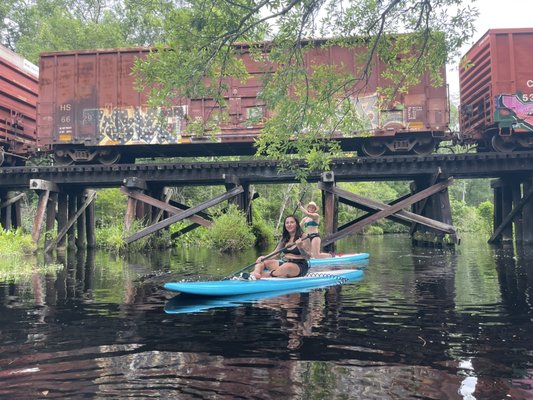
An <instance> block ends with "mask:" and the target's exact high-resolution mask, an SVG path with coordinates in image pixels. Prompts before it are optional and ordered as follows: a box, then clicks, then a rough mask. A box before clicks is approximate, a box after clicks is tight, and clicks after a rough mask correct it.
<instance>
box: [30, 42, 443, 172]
mask: <svg viewBox="0 0 533 400" xmlns="http://www.w3.org/2000/svg"><path fill="white" fill-rule="evenodd" d="M321 44H322V43H320V42H317V47H316V48H314V49H312V50H310V51H308V52H307V53H306V62H307V65H308V66H309V67H310V68H312V65H313V64H324V63H328V64H336V65H343V67H346V68H349V69H350V70H351V71H352V72H353V73H354V72H355V70H356V68H358V67H360V66H359V65H357V62H356V59H357V57H356V56H357V54H358V53H360V52H361V51H362V49H360V50H357V49H348V48H343V47H339V46H330V47H320V45H321ZM238 50H239V54H241V57H242V59H243V61H244V64H245V65H246V68H247V70H248V72H249V74H250V79H248V80H247V81H246V82H242V81H240V80H238V79H234V80H229V81H228V82H226V83H227V87H228V90H227V92H226V93H225V100H226V101H225V104H224V105H223V106H220V105H219V104H217V103H215V101H214V100H213V99H211V98H190V99H189V98H181V99H176V100H175V101H174V103H173V105H172V106H171V107H162V108H151V107H149V106H148V105H147V100H148V99H147V96H146V93H139V92H137V91H136V90H135V89H134V81H135V76H134V75H133V74H132V66H133V64H134V62H135V60H136V59H137V58H139V57H140V58H142V57H145V56H146V54H147V53H148V52H149V51H150V49H147V48H135V49H110V50H83V51H67V52H54V53H44V54H42V55H41V59H40V66H39V67H40V81H39V85H40V87H39V106H38V132H39V135H38V136H39V137H38V144H39V147H40V148H41V149H49V150H52V151H53V152H54V157H55V160H56V163H57V164H62V165H66V164H70V163H72V162H95V161H98V162H100V163H104V164H111V163H115V162H118V161H119V159H120V160H121V162H130V161H133V160H134V159H135V158H138V157H155V156H200V155H220V156H224V155H251V154H254V152H255V150H254V146H253V144H254V139H255V138H256V137H257V135H260V133H261V129H262V128H263V126H264V121H265V120H266V119H267V118H269V117H270V116H271V110H268V109H267V108H266V107H265V104H264V102H263V101H262V100H261V99H260V98H259V97H258V95H259V93H260V92H261V90H262V88H263V86H262V82H263V75H264V74H268V73H271V72H272V69H271V68H273V67H272V65H268V64H266V63H265V62H263V61H261V62H259V61H257V60H255V59H253V58H252V57H251V55H250V53H249V51H248V50H249V49H248V47H247V46H246V45H241V46H239V49H238ZM384 69H385V65H384V64H383V63H382V62H379V61H378V62H376V63H375V66H374V68H373V69H372V75H371V76H370V78H369V80H368V82H364V83H362V84H360V85H361V90H360V95H359V96H358V98H354V99H353V101H354V104H355V105H356V107H357V109H358V110H359V113H360V115H361V117H362V118H363V119H365V121H366V126H367V127H368V129H367V130H366V131H365V132H364V134H358V133H357V132H342V133H340V134H339V138H338V140H339V141H340V142H341V146H342V147H343V149H344V150H349V151H359V152H363V153H365V154H367V155H370V156H380V155H382V154H384V153H385V152H413V151H414V152H416V153H424V154H425V153H430V152H432V151H433V150H434V148H435V146H436V144H437V143H438V142H439V141H441V140H445V139H449V129H448V124H449V107H448V96H447V86H446V84H445V83H444V84H442V85H441V86H439V87H432V86H431V84H430V79H429V77H428V76H423V77H421V82H420V84H418V85H416V86H414V87H412V88H411V90H410V91H409V93H405V94H403V93H402V94H398V96H397V98H396V99H395V101H393V102H391V103H390V104H394V106H393V107H392V106H391V107H390V108H388V109H381V108H379V107H378V97H377V89H378V87H381V86H384V85H386V84H387V81H385V80H384V79H382V78H381V76H380V71H383V70H384ZM444 74H445V69H444V66H443V68H442V78H443V81H444V82H445V75H444ZM220 115H224V116H225V117H224V118H219V119H218V121H220V123H218V125H216V127H215V128H214V129H212V130H211V131H208V132H202V133H200V134H198V133H193V132H194V130H193V129H187V127H188V126H189V127H190V126H191V124H195V123H198V122H205V121H207V120H209V119H211V120H213V117H214V116H215V117H216V116H220Z"/></svg>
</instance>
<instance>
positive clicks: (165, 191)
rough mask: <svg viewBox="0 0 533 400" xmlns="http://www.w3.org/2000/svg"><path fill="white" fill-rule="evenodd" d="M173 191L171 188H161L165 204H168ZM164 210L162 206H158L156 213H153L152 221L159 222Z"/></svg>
mask: <svg viewBox="0 0 533 400" xmlns="http://www.w3.org/2000/svg"><path fill="white" fill-rule="evenodd" d="M173 193H174V190H172V189H171V188H164V189H163V202H164V203H165V204H169V202H170V199H171V198H172V194H173ZM164 212H165V210H163V209H162V208H159V210H158V211H157V213H156V214H155V215H154V218H153V220H152V222H153V223H156V222H159V220H160V219H161V218H162V217H163V213H164Z"/></svg>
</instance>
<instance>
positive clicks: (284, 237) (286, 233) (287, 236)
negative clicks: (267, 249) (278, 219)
mask: <svg viewBox="0 0 533 400" xmlns="http://www.w3.org/2000/svg"><path fill="white" fill-rule="evenodd" d="M287 218H293V219H294V221H296V231H295V232H294V240H296V239H299V238H301V237H302V235H303V234H304V232H303V231H302V227H301V226H300V220H299V219H298V217H296V215H292V214H291V215H287V216H286V217H285V219H284V220H283V232H282V233H281V241H282V243H284V244H285V243H287V242H288V241H289V240H291V234H290V233H289V231H288V230H287V228H286V227H285V222H286V221H287Z"/></svg>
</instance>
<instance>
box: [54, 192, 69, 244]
mask: <svg viewBox="0 0 533 400" xmlns="http://www.w3.org/2000/svg"><path fill="white" fill-rule="evenodd" d="M67 222H68V195H67V194H66V193H58V197H57V231H58V232H60V231H61V230H63V228H64V227H65V226H67ZM65 243H66V238H65V237H64V236H63V237H62V238H59V239H58V240H57V248H58V249H63V248H64V247H65Z"/></svg>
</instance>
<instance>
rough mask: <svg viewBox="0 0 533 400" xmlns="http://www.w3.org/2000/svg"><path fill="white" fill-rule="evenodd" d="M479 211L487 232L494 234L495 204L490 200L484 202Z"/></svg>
mask: <svg viewBox="0 0 533 400" xmlns="http://www.w3.org/2000/svg"><path fill="white" fill-rule="evenodd" d="M477 210H478V213H479V216H480V217H481V219H482V220H483V224H484V227H485V229H486V231H487V232H489V233H490V232H492V229H493V225H494V220H493V215H494V204H493V203H492V202H491V201H489V200H487V201H484V202H483V203H481V204H480V205H479V206H478V208H477Z"/></svg>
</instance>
